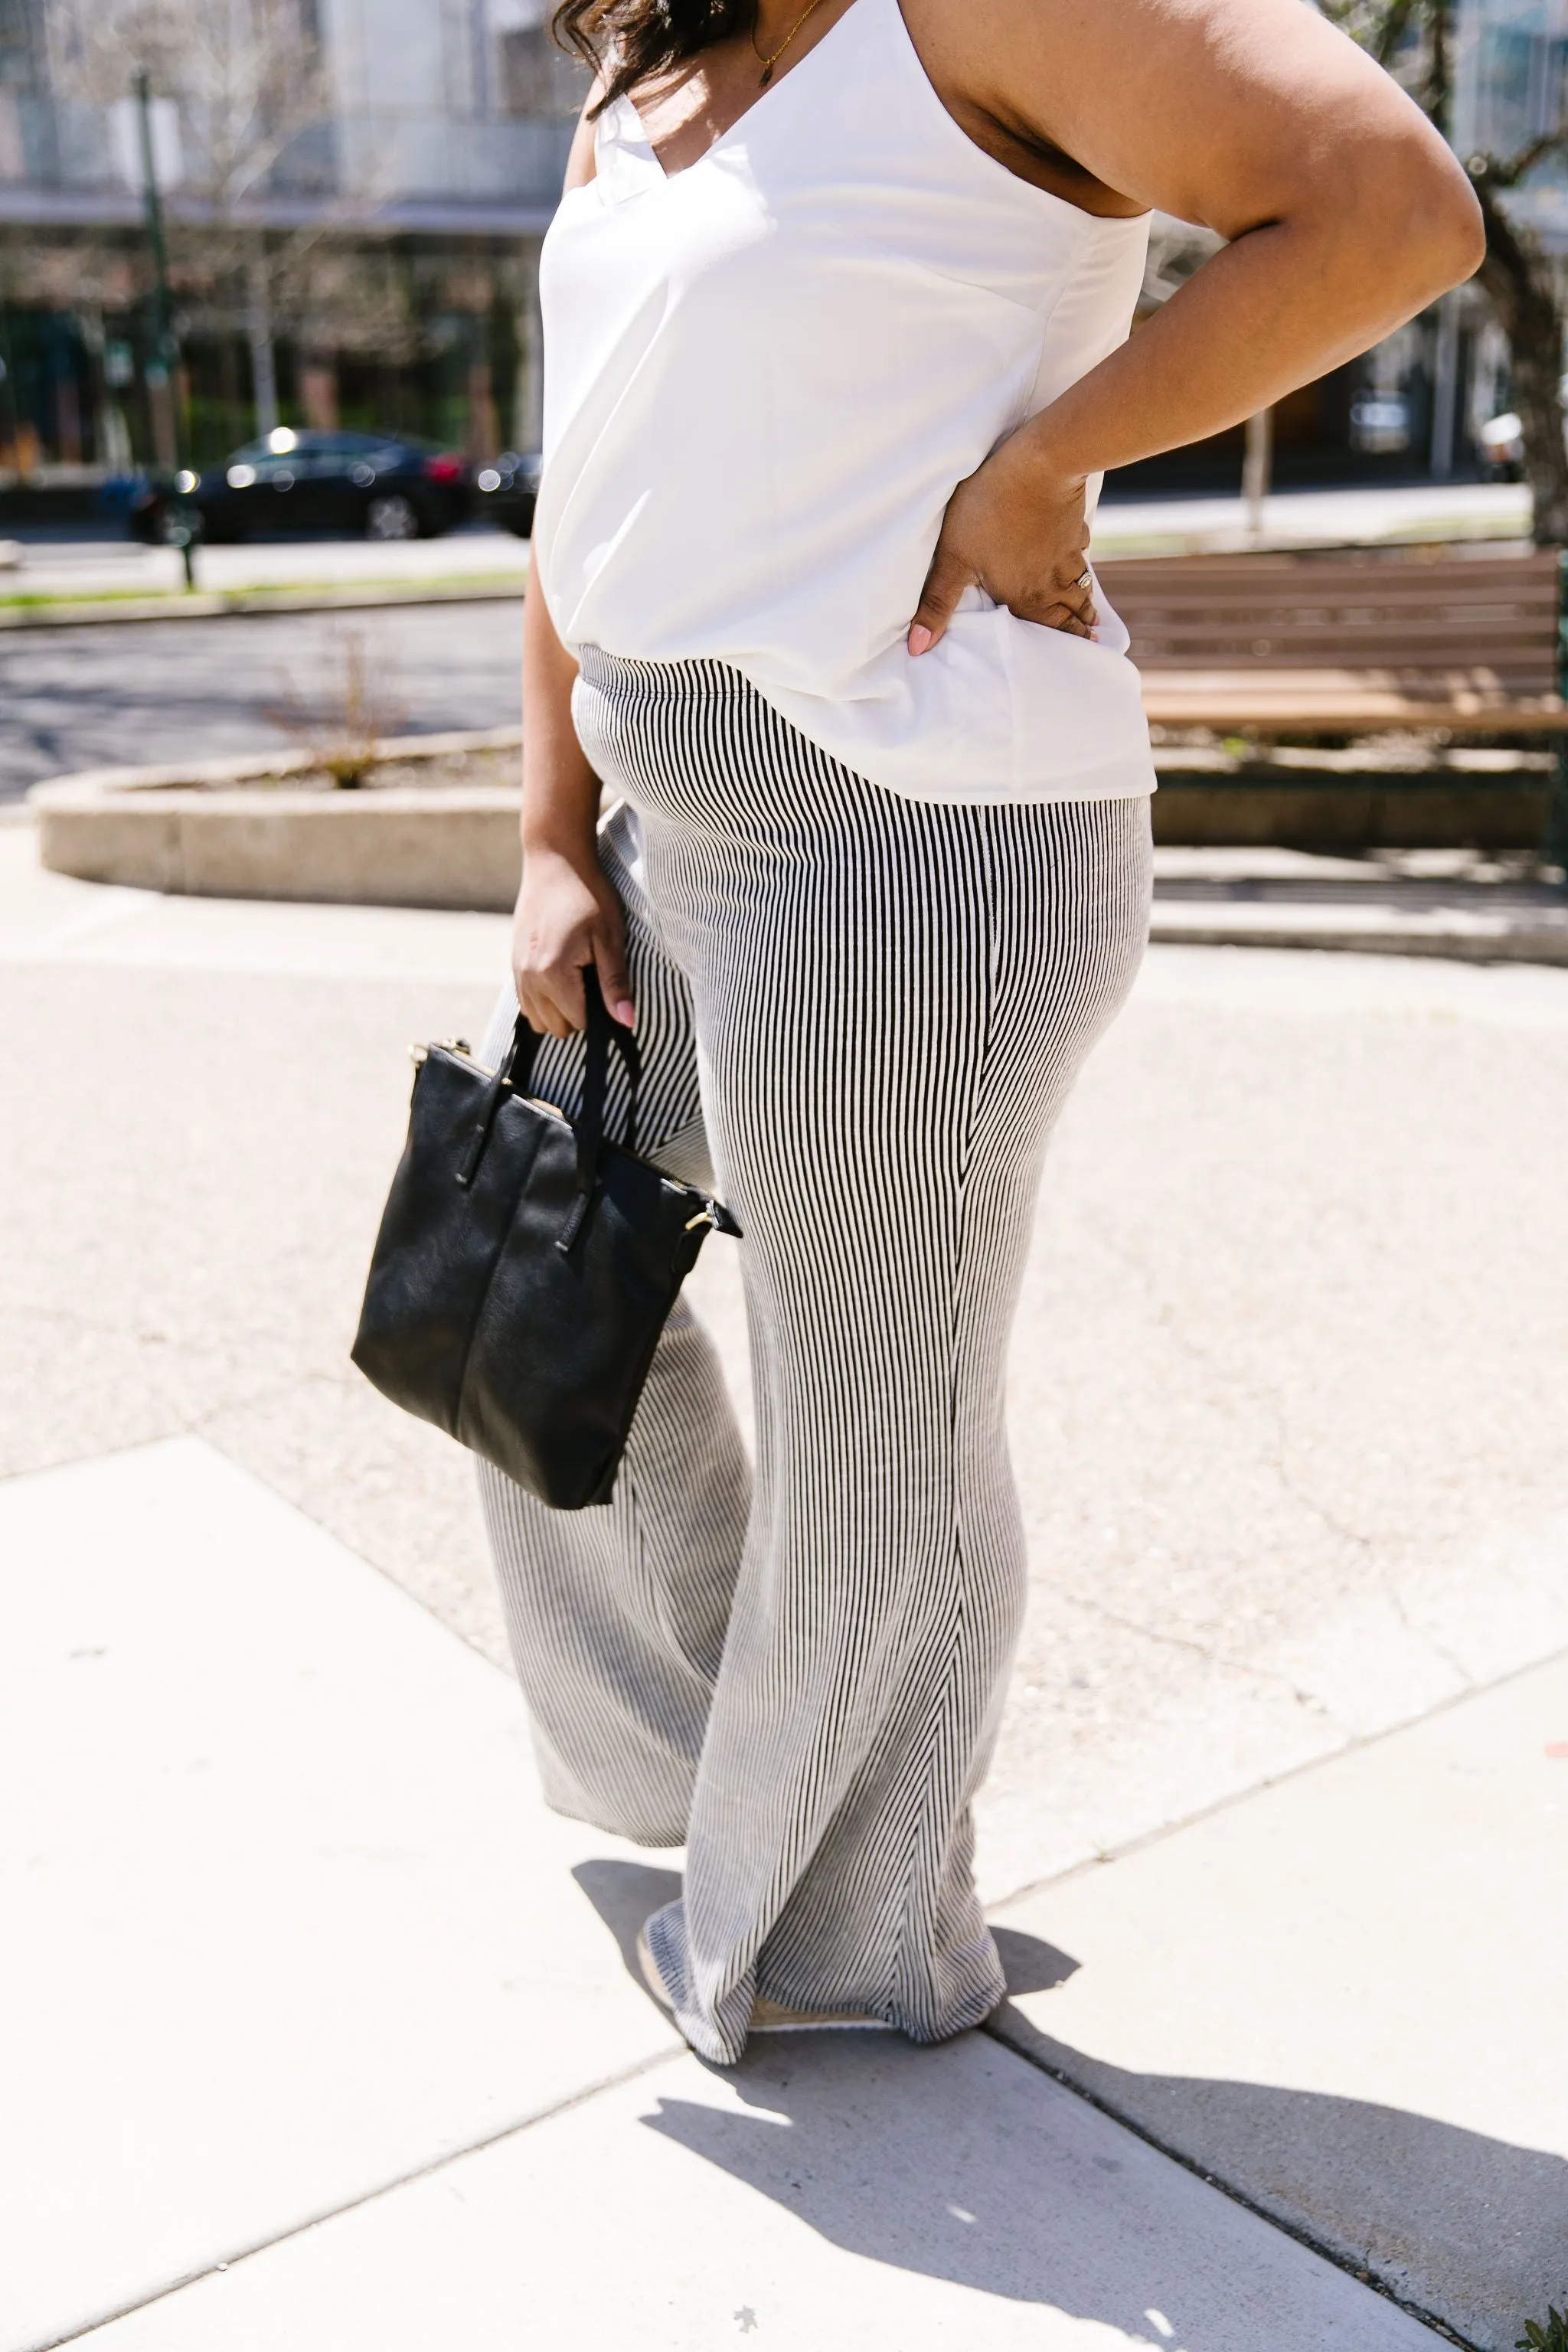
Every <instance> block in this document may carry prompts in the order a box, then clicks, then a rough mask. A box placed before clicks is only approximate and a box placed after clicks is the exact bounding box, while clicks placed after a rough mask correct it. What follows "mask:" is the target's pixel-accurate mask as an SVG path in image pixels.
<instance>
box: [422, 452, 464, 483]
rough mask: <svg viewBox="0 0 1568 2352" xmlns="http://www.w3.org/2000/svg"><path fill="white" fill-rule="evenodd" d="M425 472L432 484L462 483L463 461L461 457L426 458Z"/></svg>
mask: <svg viewBox="0 0 1568 2352" xmlns="http://www.w3.org/2000/svg"><path fill="white" fill-rule="evenodd" d="M424 471H425V473H426V476H427V478H429V479H430V480H431V481H432V482H460V481H461V480H462V478H463V461H462V459H461V458H460V457H426V460H425V466H424Z"/></svg>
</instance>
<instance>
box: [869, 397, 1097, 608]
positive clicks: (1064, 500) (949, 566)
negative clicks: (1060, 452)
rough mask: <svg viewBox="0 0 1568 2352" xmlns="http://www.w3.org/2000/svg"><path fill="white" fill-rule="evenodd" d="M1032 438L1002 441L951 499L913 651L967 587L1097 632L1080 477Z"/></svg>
mask: <svg viewBox="0 0 1568 2352" xmlns="http://www.w3.org/2000/svg"><path fill="white" fill-rule="evenodd" d="M1031 439H1032V436H1030V435H1029V433H1028V431H1027V428H1026V429H1025V430H1024V431H1023V432H1022V433H1016V434H1014V435H1013V436H1012V437H1011V438H1010V439H1009V440H1006V441H1004V442H1003V443H1002V445H1001V446H1000V447H999V448H997V449H994V450H993V451H992V453H991V455H990V457H987V459H986V460H985V463H984V465H983V466H981V467H978V468H977V469H976V471H975V472H974V473H973V474H971V475H969V476H968V477H967V478H965V479H964V480H963V481H962V482H960V484H959V486H958V488H957V489H956V490H954V492H953V494H952V498H951V499H949V500H948V502H947V512H946V514H945V515H944V516H943V518H942V536H941V537H940V539H939V540H938V541H937V543H936V553H935V554H934V555H933V556H932V557H931V570H930V571H929V572H927V573H926V582H925V586H924V588H923V589H922V590H921V601H920V605H919V608H918V610H917V611H916V613H915V616H914V619H913V621H912V622H911V623H910V632H909V639H908V643H909V648H910V653H911V654H923V653H929V652H930V651H931V646H934V645H938V644H940V642H941V640H942V637H943V636H944V635H946V632H947V625H948V623H949V621H950V620H951V619H952V614H953V611H954V608H955V607H956V605H957V604H958V600H959V598H960V597H961V596H962V595H963V592H964V590H965V589H966V588H969V587H979V588H983V589H984V592H985V593H986V594H987V595H988V596H990V597H991V598H992V599H993V600H994V602H995V603H996V604H1005V606H1006V607H1007V610H1008V611H1009V612H1010V613H1016V614H1017V615H1018V618H1019V619H1020V620H1021V621H1037V622H1039V623H1040V624H1041V625H1042V626H1043V627H1045V628H1047V629H1061V630H1063V631H1065V632H1066V634H1067V635H1069V636H1074V637H1088V636H1092V635H1093V634H1094V624H1095V617H1096V615H1095V610H1094V598H1093V592H1092V588H1091V586H1090V583H1089V557H1088V555H1087V553H1086V549H1087V547H1088V544H1089V522H1088V519H1087V517H1086V515H1085V512H1084V480H1083V477H1082V476H1081V475H1079V476H1077V477H1076V478H1069V477H1067V476H1063V475H1059V474H1055V473H1053V472H1051V471H1050V470H1049V469H1048V468H1047V467H1044V466H1042V464H1041V463H1040V460H1039V457H1038V454H1037V451H1036V450H1035V449H1034V448H1033V447H1032V446H1031Z"/></svg>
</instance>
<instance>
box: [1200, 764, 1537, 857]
mask: <svg viewBox="0 0 1568 2352" xmlns="http://www.w3.org/2000/svg"><path fill="white" fill-rule="evenodd" d="M1154 756H1155V761H1156V764H1157V766H1158V768H1159V772H1160V789H1159V792H1158V793H1156V794H1155V797H1154V811H1153V814H1154V839H1155V841H1156V842H1157V843H1159V844H1161V845H1169V846H1172V847H1178V846H1179V847H1183V848H1204V849H1210V848H1219V847H1227V848H1238V849H1240V848H1266V847H1267V848H1275V849H1302V850H1310V851H1317V852H1320V853H1327V854H1337V855H1339V856H1355V855H1357V854H1358V853H1360V852H1362V851H1365V850H1375V849H1479V850H1535V851H1539V850H1540V849H1541V848H1542V845H1543V844H1544V841H1545V838H1546V832H1547V826H1548V823H1549V820H1550V815H1551V807H1552V792H1553V789H1554V782H1555V765H1556V754H1555V753H1554V752H1552V751H1486V750H1479V749H1478V750H1464V749H1460V750H1433V751H1429V752H1427V753H1426V758H1425V760H1424V761H1423V764H1422V765H1421V766H1420V767H1415V768H1402V767H1397V766H1394V765H1392V764H1390V763H1388V762H1387V761H1384V760H1380V759H1379V757H1378V755H1377V753H1376V751H1374V750H1372V749H1370V748H1369V749H1366V750H1361V749H1354V750H1350V751H1315V750H1314V751H1309V750H1305V749H1300V750H1298V749H1295V748H1292V747H1290V746H1289V745H1281V746H1279V748H1278V749H1276V750H1274V751H1252V752H1242V753H1236V754H1229V753H1226V752H1225V751H1218V750H1202V751H1197V750H1194V751H1187V750H1178V749H1174V748H1169V749H1162V750H1159V751H1156V753H1155V755H1154Z"/></svg>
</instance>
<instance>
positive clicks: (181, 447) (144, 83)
mask: <svg viewBox="0 0 1568 2352" xmlns="http://www.w3.org/2000/svg"><path fill="white" fill-rule="evenodd" d="M134 87H135V91H136V112H137V119H138V121H139V123H140V126H141V131H142V204H143V205H144V207H145V210H146V215H147V242H148V244H149V245H150V246H151V247H152V248H153V288H154V292H153V319H154V322H155V325H156V328H157V347H158V358H159V361H160V363H161V364H162V366H163V370H164V381H165V383H167V386H168V393H169V421H170V424H171V425H172V427H173V430H174V463H175V466H176V467H177V468H178V470H179V471H180V472H181V473H184V470H185V436H184V418H183V417H182V416H181V415H180V397H179V393H178V390H177V388H176V385H177V375H178V369H179V364H180V346H179V341H178V339H177V337H176V336H175V333H174V310H173V309H172V307H171V304H170V301H169V249H168V246H167V244H166V243H165V241H164V237H163V200H162V198H161V197H160V196H159V194H158V173H157V166H156V163H155V162H154V160H153V85H152V81H151V79H150V77H149V75H148V73H147V70H146V68H145V67H143V68H142V71H141V72H140V73H139V74H138V75H137V77H136V81H135V85H134ZM170 536H171V539H172V540H173V542H174V545H175V546H176V547H177V548H178V549H179V551H180V560H181V562H182V563H183V564H184V572H185V585H186V587H187V588H194V587H195V584H196V564H195V531H194V530H192V529H191V527H190V524H189V523H188V522H185V521H179V522H176V523H175V525H174V529H173V530H172V532H171V533H170Z"/></svg>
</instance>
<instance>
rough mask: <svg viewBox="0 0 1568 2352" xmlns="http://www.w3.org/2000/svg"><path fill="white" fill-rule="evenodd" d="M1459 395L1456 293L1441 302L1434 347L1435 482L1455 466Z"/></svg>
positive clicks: (1431, 467)
mask: <svg viewBox="0 0 1568 2352" xmlns="http://www.w3.org/2000/svg"><path fill="white" fill-rule="evenodd" d="M1458 399H1459V310H1458V303H1457V302H1456V301H1455V299H1454V297H1453V295H1452V294H1451V293H1450V294H1445V295H1444V297H1443V299H1442V301H1441V302H1440V303H1439V304H1438V306H1437V329H1436V336H1435V338H1434V341H1433V348H1432V439H1431V448H1430V453H1429V455H1428V457H1427V470H1428V471H1429V473H1430V474H1431V477H1432V479H1433V480H1434V481H1435V482H1446V481H1447V479H1448V477H1449V476H1450V474H1452V472H1453V470H1454V426H1455V424H1456V422H1457V419H1458Z"/></svg>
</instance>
